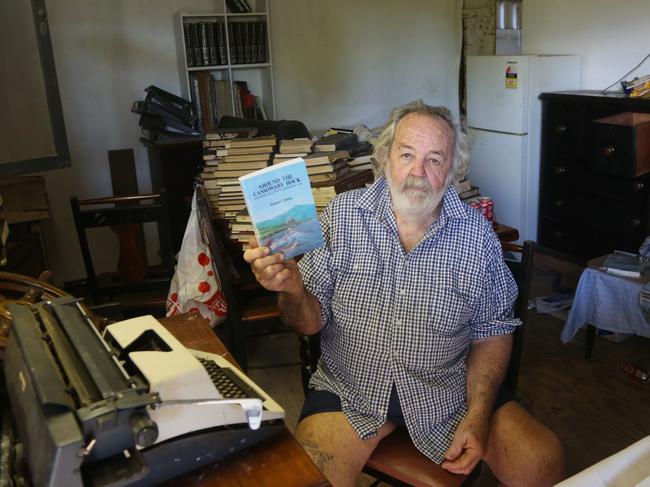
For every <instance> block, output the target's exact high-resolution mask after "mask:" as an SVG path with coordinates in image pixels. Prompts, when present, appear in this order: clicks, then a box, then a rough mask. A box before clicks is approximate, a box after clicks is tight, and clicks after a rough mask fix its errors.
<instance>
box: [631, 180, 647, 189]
mask: <svg viewBox="0 0 650 487" xmlns="http://www.w3.org/2000/svg"><path fill="white" fill-rule="evenodd" d="M633 187H634V189H635V191H641V190H642V189H644V188H645V184H643V183H642V182H641V181H637V182H636V183H634V185H633Z"/></svg>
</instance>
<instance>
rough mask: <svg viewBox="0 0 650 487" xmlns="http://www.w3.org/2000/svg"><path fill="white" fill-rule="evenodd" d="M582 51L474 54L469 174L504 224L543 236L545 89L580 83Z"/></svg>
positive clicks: (470, 75)
mask: <svg viewBox="0 0 650 487" xmlns="http://www.w3.org/2000/svg"><path fill="white" fill-rule="evenodd" d="M580 77H581V67H580V58H579V57H578V56H561V55H554V56H542V55H521V56H519V55H514V56H468V58H467V125H468V133H469V139H470V144H471V145H470V147H471V149H470V166H469V179H470V181H471V183H472V184H473V185H475V186H478V187H479V189H480V192H481V194H482V195H483V196H489V197H490V198H492V199H493V200H494V216H495V218H496V220H497V221H498V222H499V223H503V224H505V225H508V226H511V227H514V228H516V229H518V230H519V237H520V240H528V239H530V240H536V239H537V214H538V199H539V156H540V136H541V118H542V114H541V103H540V101H539V99H538V96H539V94H540V93H542V92H548V91H565V90H575V89H579V88H580Z"/></svg>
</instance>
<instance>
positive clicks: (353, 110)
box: [43, 0, 460, 283]
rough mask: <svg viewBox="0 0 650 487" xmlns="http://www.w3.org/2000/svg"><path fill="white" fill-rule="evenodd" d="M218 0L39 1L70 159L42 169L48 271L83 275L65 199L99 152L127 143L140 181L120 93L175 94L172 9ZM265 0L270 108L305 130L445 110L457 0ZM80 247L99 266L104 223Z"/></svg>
mask: <svg viewBox="0 0 650 487" xmlns="http://www.w3.org/2000/svg"><path fill="white" fill-rule="evenodd" d="M218 2H220V0H137V1H132V0H111V1H110V2H107V1H103V0H57V1H56V2H55V1H48V2H47V7H48V14H49V22H50V29H51V36H52V44H53V49H54V58H55V62H56V69H57V74H58V80H59V88H60V92H61V99H62V104H63V112H64V117H65V123H66V128H67V133H68V140H69V145H70V152H71V159H72V167H71V168H67V169H61V170H57V171H51V172H46V173H43V175H44V176H45V178H46V185H47V191H48V196H49V199H50V205H51V208H52V213H53V218H52V220H51V221H49V222H47V223H46V228H45V230H46V235H45V236H46V243H47V246H48V249H47V250H48V254H49V257H50V267H51V269H52V270H53V271H54V273H55V280H56V282H59V283H60V282H62V281H63V280H68V279H73V278H80V277H83V276H84V275H85V271H84V269H83V264H82V261H81V252H80V250H79V246H78V243H77V237H76V233H75V230H74V225H73V221H72V216H71V212H70V205H69V199H70V196H71V195H78V196H79V197H80V198H89V197H98V196H105V195H110V194H111V192H112V190H111V182H110V171H109V165H108V156H107V151H109V150H112V149H125V148H132V149H133V150H134V152H135V158H136V169H137V176H138V182H139V187H140V191H142V192H145V191H148V190H150V189H151V183H150V179H149V162H148V158H147V154H146V151H145V149H144V147H143V146H142V144H141V143H140V142H139V140H138V139H139V127H138V116H137V115H135V114H133V113H130V111H129V109H130V106H131V103H132V102H133V100H136V99H142V98H143V97H144V94H145V93H144V91H143V90H144V88H146V87H147V86H149V85H151V84H154V85H157V86H159V87H161V88H163V89H166V90H168V91H171V92H173V93H181V85H182V77H181V74H180V72H179V67H178V55H177V37H176V36H177V34H178V26H177V25H176V19H175V15H176V14H177V13H178V12H181V11H184V12H189V13H199V12H201V13H205V12H214V11H221V10H220V9H218V10H217V5H219V3H218ZM269 2H270V11H271V23H272V26H271V32H272V45H273V61H274V73H275V88H276V107H277V111H278V117H277V118H284V119H298V120H302V121H304V122H305V123H306V125H307V127H308V128H309V129H310V130H312V131H316V130H319V129H324V128H327V127H330V126H337V125H341V126H350V125H354V124H357V123H365V124H367V125H368V126H373V125H377V124H379V123H381V122H382V121H384V119H385V118H386V116H387V115H388V112H389V110H390V108H392V107H393V106H395V105H397V104H399V103H403V102H406V101H410V100H413V99H416V98H422V99H424V100H425V101H426V102H429V103H437V104H445V105H449V106H450V107H453V109H454V110H455V109H456V107H457V103H458V102H457V77H458V59H459V51H460V20H459V18H460V13H459V9H458V4H459V0H411V1H409V2H408V3H406V2H403V1H400V0H362V1H361V0H360V1H354V2H351V1H347V0H329V1H327V2H323V1H316V0H269ZM151 245H152V247H154V248H155V247H156V244H155V242H152V243H151ZM91 246H92V248H99V250H100V252H98V253H99V256H98V257H100V258H101V261H100V265H99V268H100V270H103V269H110V268H114V267H113V266H114V265H115V262H116V259H117V255H116V244H115V237H114V236H113V235H112V234H111V232H110V230H106V231H105V232H104V233H103V234H101V235H100V236H99V237H96V238H94V239H93V241H91ZM151 253H153V252H151Z"/></svg>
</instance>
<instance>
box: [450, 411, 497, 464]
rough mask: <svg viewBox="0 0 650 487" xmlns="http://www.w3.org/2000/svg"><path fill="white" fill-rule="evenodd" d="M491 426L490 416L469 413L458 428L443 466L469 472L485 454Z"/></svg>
mask: <svg viewBox="0 0 650 487" xmlns="http://www.w3.org/2000/svg"><path fill="white" fill-rule="evenodd" d="M489 428H490V424H489V418H478V417H472V416H470V415H467V416H466V417H465V419H463V420H462V421H461V422H460V424H459V425H458V428H456V433H455V434H454V438H453V440H452V441H451V445H449V449H448V450H447V451H446V452H445V461H444V462H442V468H444V469H445V470H448V471H450V472H452V473H458V474H464V475H467V474H469V473H470V472H471V471H472V470H473V469H474V467H475V466H476V464H477V463H478V462H479V461H480V460H481V459H482V458H483V456H484V455H485V449H486V447H487V439H488V432H489Z"/></svg>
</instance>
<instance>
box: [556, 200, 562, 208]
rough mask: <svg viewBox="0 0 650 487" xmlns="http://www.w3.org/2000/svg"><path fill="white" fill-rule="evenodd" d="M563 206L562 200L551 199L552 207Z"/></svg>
mask: <svg viewBox="0 0 650 487" xmlns="http://www.w3.org/2000/svg"><path fill="white" fill-rule="evenodd" d="M563 206H564V200H555V201H553V208H562V207H563Z"/></svg>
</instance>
